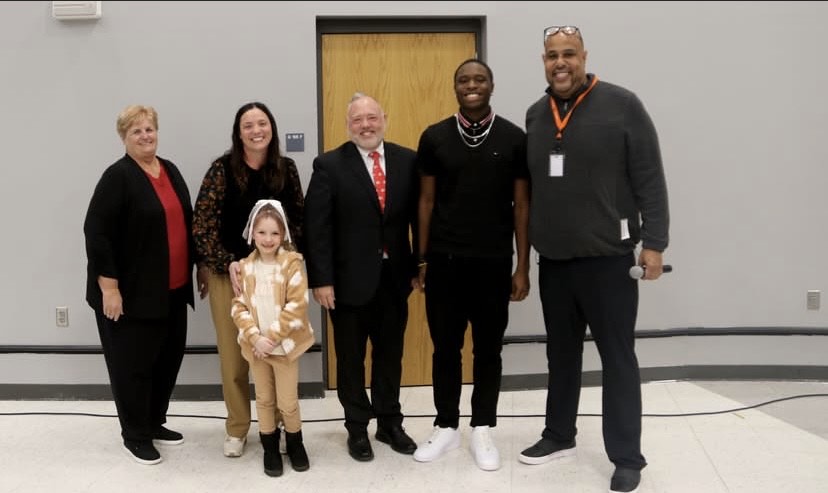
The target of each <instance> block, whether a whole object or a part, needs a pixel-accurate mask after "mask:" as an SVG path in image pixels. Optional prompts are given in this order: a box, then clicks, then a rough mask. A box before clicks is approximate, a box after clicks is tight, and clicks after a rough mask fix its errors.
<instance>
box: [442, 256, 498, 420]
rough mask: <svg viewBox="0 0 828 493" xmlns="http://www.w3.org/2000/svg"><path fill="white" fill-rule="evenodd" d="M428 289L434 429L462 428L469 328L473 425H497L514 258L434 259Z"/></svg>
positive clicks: (450, 257) (448, 257)
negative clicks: (464, 352) (464, 356)
mask: <svg viewBox="0 0 828 493" xmlns="http://www.w3.org/2000/svg"><path fill="white" fill-rule="evenodd" d="M425 284H426V287H425V295H426V316H427V317H428V327H429V332H430V333H431V341H432V342H433V343H434V355H433V357H432V382H433V385H434V387H433V388H434V406H435V407H436V408H437V417H436V418H435V420H434V424H435V426H440V427H451V428H457V426H458V425H459V421H460V393H461V390H462V385H463V380H462V373H463V368H462V364H463V362H462V350H463V340H464V337H465V334H466V328H467V327H468V325H469V323H471V330H472V344H473V348H472V349H473V355H474V363H473V365H474V369H473V378H474V389H473V390H472V397H471V407H472V418H471V423H470V424H471V426H485V425H488V426H496V425H497V401H498V398H499V396H500V380H501V375H502V372H503V362H502V360H501V357H500V353H501V350H502V349H503V334H504V333H505V332H506V326H507V325H508V323H509V296H510V295H511V292H512V259H511V257H504V258H495V259H485V258H468V257H457V256H450V255H443V254H430V255H429V258H428V269H427V271H426V281H425Z"/></svg>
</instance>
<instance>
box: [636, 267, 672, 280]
mask: <svg viewBox="0 0 828 493" xmlns="http://www.w3.org/2000/svg"><path fill="white" fill-rule="evenodd" d="M661 272H663V273H665V274H666V273H668V272H673V266H672V265H670V264H664V265H662V266H661ZM630 277H632V278H633V279H641V278H642V277H644V266H643V265H633V266H632V267H630Z"/></svg>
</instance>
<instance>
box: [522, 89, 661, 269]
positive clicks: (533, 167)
mask: <svg viewBox="0 0 828 493" xmlns="http://www.w3.org/2000/svg"><path fill="white" fill-rule="evenodd" d="M588 77H589V81H591V80H592V77H594V76H593V75H592V74H589V76H588ZM549 92H550V91H549V89H547V93H549ZM550 97H551V96H550V95H549V94H547V95H544V96H543V97H542V98H540V99H539V100H538V101H537V102H535V103H534V104H532V106H530V107H529V109H528V110H527V112H526V131H527V135H528V151H527V152H528V161H529V171H530V174H531V178H532V202H531V207H530V219H529V239H530V241H531V243H532V246H533V247H534V248H535V250H537V251H538V253H540V254H541V255H542V256H544V257H546V258H550V259H558V260H565V259H572V258H578V257H596V256H611V255H623V254H625V253H628V252H631V251H632V250H633V249H634V248H635V246H636V244H637V243H638V242H639V241H641V242H642V246H643V247H644V248H648V249H653V250H657V251H664V249H666V248H667V244H668V241H669V235H668V229H669V222H670V219H669V211H668V205H667V186H666V182H665V179H664V169H663V167H662V163H661V151H660V149H659V145H658V136H657V134H656V130H655V127H654V126H653V122H652V120H651V119H650V117H649V115H648V114H647V111H646V110H645V109H644V105H643V104H642V103H641V101H640V100H639V99H638V97H637V96H636V95H635V94H633V93H632V92H630V91H628V90H627V89H624V88H622V87H619V86H616V85H613V84H610V83H607V82H604V81H599V82H598V83H597V84H596V85H595V87H594V88H593V89H592V91H591V92H590V93H589V94H588V95H587V96H586V97H585V98H584V99H583V100H582V101H581V103H580V104H579V105H578V106H577V107H576V108H575V109H574V110H572V109H571V108H572V103H574V101H575V99H576V98H577V94H576V95H575V96H573V97H572V99H571V100H570V101H569V103H568V106H569V108H568V111H574V113H573V114H572V116H571V117H570V120H569V123H568V124H567V126H566V128H565V129H564V131H563V136H562V140H561V142H560V152H562V153H563V154H564V156H565V158H564V170H563V176H549V175H550V154H552V153H553V151H554V150H556V149H557V148H558V143H557V140H556V138H555V135H556V133H557V127H556V126H555V120H554V117H553V116H552V110H551V108H550V105H549V98H550ZM558 109H559V110H563V105H562V104H560V103H559V104H558ZM564 117H565V113H563V111H561V118H564Z"/></svg>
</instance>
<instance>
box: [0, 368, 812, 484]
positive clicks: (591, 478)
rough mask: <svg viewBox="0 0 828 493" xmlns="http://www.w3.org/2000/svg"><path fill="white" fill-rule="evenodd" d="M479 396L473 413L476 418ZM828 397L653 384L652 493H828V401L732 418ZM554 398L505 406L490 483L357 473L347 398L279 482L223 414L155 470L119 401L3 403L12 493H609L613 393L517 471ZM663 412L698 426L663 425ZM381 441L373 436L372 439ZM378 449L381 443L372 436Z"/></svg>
mask: <svg viewBox="0 0 828 493" xmlns="http://www.w3.org/2000/svg"><path fill="white" fill-rule="evenodd" d="M469 391H470V388H464V393H463V399H462V401H461V402H462V408H461V411H462V412H463V413H468V409H469V407H468V402H469V397H470V395H469V394H470V392H469ZM814 393H819V394H828V383H817V382H810V383H797V382H783V383H780V382H696V383H694V382H659V383H649V384H645V385H643V395H644V412H645V414H646V415H648V416H646V417H645V418H644V435H643V451H644V454H645V455H646V457H647V459H648V461H649V466H648V467H647V468H646V469H644V471H643V476H642V477H643V479H642V483H641V487H640V488H639V492H640V493H681V492H693V493H696V492H704V493H715V492H740V493H763V492H795V493H812V492H814V493H816V492H826V491H828V486H826V485H828V424H826V421H827V420H826V419H825V417H826V416H828V397H811V398H801V399H791V400H786V401H784V402H780V403H776V404H771V405H768V406H762V407H760V408H756V409H745V410H739V411H733V412H727V413H722V414H704V413H708V412H712V411H725V410H733V409H737V408H742V407H746V406H747V407H749V406H752V405H755V404H759V403H761V402H765V401H770V400H773V399H778V398H783V397H790V396H794V395H801V394H814ZM544 401H545V392H543V391H520V392H503V393H502V394H501V399H500V405H499V414H500V416H501V418H500V419H499V422H498V426H497V428H496V429H495V431H494V437H495V442H496V443H497V445H498V446H499V449H500V453H501V455H502V457H503V459H504V460H503V467H502V468H501V469H500V470H498V471H495V472H484V471H481V470H479V469H477V467H476V466H475V465H474V461H473V459H472V457H471V455H470V453H469V451H468V439H469V428H468V418H464V419H462V420H461V423H462V432H463V447H461V448H460V449H459V450H455V451H453V452H451V453H449V454H448V455H447V456H446V457H444V458H443V459H441V460H439V461H437V462H433V463H428V464H420V463H416V462H414V461H413V459H412V458H411V457H410V456H402V455H399V454H397V453H395V452H393V451H392V450H391V449H390V448H389V447H388V446H387V445H385V444H383V443H379V442H376V441H373V440H372V442H373V446H374V453H375V455H376V458H375V459H374V461H373V462H368V463H358V462H355V461H354V460H352V459H351V458H350V457H349V456H348V454H347V451H346V446H345V437H346V434H345V429H344V428H343V426H342V421H341V416H342V411H341V408H340V407H339V403H338V401H337V400H336V397H335V395H334V394H332V393H329V394H328V396H327V397H326V398H324V399H304V400H302V402H301V409H302V413H303V418H304V421H305V424H304V432H303V433H304V436H305V443H306V446H307V449H308V453H309V455H310V460H311V469H310V470H309V471H307V472H303V473H297V472H294V471H292V470H291V469H290V468H289V466H287V463H286V471H285V475H284V476H282V477H280V478H269V477H267V476H265V475H264V473H263V472H262V466H261V460H262V453H261V449H260V445H259V442H258V438H257V437H256V430H255V424H254V429H253V430H251V433H250V443H248V448H247V451H246V453H245V455H244V456H243V457H241V458H239V459H226V458H225V457H224V456H223V455H222V454H221V441H222V439H223V435H224V432H223V421H222V419H221V417H222V416H223V415H224V407H223V404H222V403H221V402H182V401H175V402H173V403H172V405H171V409H170V414H171V417H170V418H169V422H168V426H169V427H170V428H172V429H175V430H178V431H181V432H182V433H184V435H185V439H186V441H185V443H184V444H183V445H179V446H174V447H165V448H161V453H162V455H163V457H164V461H163V462H162V463H161V464H159V465H156V466H143V465H140V464H138V463H136V462H134V461H132V460H131V459H129V458H128V457H127V456H126V455H125V453H123V452H122V450H121V447H120V440H119V438H118V437H119V429H118V421H117V419H116V418H114V417H106V416H104V417H99V416H94V415H92V414H102V415H110V416H114V406H113V404H112V403H111V402H106V401H104V402H86V401H0V437H2V446H0V471H1V472H0V492H3V493H11V492H15V493H16V492H26V493H29V492H43V493H55V492H100V493H103V492H107V493H109V492H113V491H117V492H142V493H150V492H194V493H195V492H198V493H211V492H217V493H218V492H221V493H226V492H231V491H242V492H256V491H270V492H274V491H278V492H281V493H288V492H342V493H344V492H372V493H373V492H387V491H394V492H418V493H419V492H459V491H462V492H465V493H476V492H499V493H502V492H567V493H568V492H576V493H589V492H606V491H607V490H608V485H609V477H610V475H611V474H612V470H613V468H612V465H611V464H610V463H609V461H608V460H607V458H606V456H605V454H604V450H603V444H602V441H601V420H600V418H599V417H592V416H587V415H589V414H598V413H600V388H585V389H584V391H583V393H582V401H581V410H580V412H581V413H582V415H583V416H581V417H580V418H579V420H578V428H579V434H578V454H577V457H570V458H566V459H561V460H560V461H558V462H554V461H553V462H550V463H547V464H543V465H539V466H527V465H524V464H521V463H519V462H517V459H516V457H517V454H518V453H519V452H520V451H521V450H522V449H523V448H524V447H526V446H528V445H530V444H531V443H533V442H534V441H535V440H536V439H537V438H538V436H539V433H540V431H541V428H542V426H543V418H542V417H541V416H540V415H541V414H542V412H543V409H544ZM403 410H404V412H406V413H407V415H408V417H407V418H406V421H405V423H404V424H405V426H406V428H407V430H408V432H409V433H410V434H411V435H412V436H413V437H414V439H415V440H417V441H421V440H423V439H425V438H427V437H428V435H429V434H430V430H431V421H432V416H433V405H432V401H431V388H430V387H416V388H405V389H403ZM659 414H694V415H688V416H675V417H661V416H655V415H659ZM371 430H373V426H372V427H371ZM372 438H373V437H372Z"/></svg>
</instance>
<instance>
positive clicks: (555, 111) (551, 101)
mask: <svg viewBox="0 0 828 493" xmlns="http://www.w3.org/2000/svg"><path fill="white" fill-rule="evenodd" d="M597 83H598V76H597V75H594V76H592V83H591V84H590V85H589V87H588V88H587V90H586V91H584V92H582V93H581V95H580V96H578V99H576V100H575V104H573V105H572V109H570V110H569V113H567V114H566V118H564V119H563V120H561V114H560V112H558V103H556V102H555V96H550V97H549V106H550V107H551V108H552V115H553V116H554V117H555V126H556V127H558V133H557V134H556V135H555V138H556V139H558V140H561V137H562V136H563V131H564V129H565V128H566V124H567V123H569V118H570V117H571V116H572V113H574V112H575V108H577V107H578V105H579V104H581V101H583V100H584V98H585V97H586V96H587V94H589V91H591V90H592V88H593V87H595V84H597Z"/></svg>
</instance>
